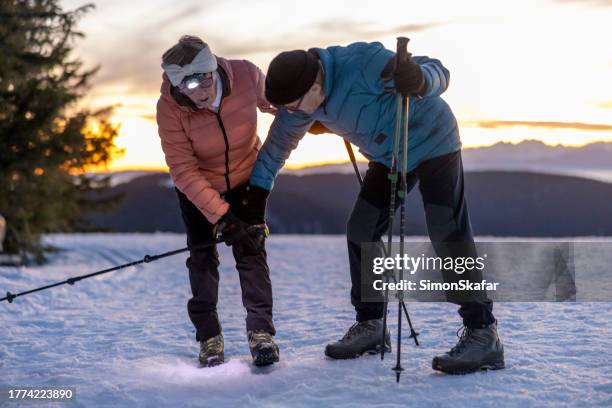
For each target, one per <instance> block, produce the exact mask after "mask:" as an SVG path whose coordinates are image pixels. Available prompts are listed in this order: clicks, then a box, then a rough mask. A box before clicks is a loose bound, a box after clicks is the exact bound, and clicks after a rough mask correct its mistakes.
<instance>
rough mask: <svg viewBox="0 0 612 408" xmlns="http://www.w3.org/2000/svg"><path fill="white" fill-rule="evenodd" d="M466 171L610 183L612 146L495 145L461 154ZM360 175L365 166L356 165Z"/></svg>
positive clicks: (335, 168) (339, 167) (340, 169)
mask: <svg viewBox="0 0 612 408" xmlns="http://www.w3.org/2000/svg"><path fill="white" fill-rule="evenodd" d="M463 165H464V168H465V170H466V171H483V170H487V171H490V170H495V171H498V170H503V171H529V172H536V173H544V174H560V175H569V176H578V177H586V178H592V179H595V180H600V181H606V182H612V143H610V142H597V143H591V144H588V145H585V146H581V147H567V146H560V145H559V146H549V145H545V144H544V143H542V142H539V141H535V140H528V141H524V142H521V143H518V144H512V143H496V144H494V145H492V146H487V147H479V148H469V149H464V150H463ZM359 167H360V169H361V170H362V171H365V169H366V168H367V163H359ZM353 171H354V170H353V167H352V165H351V164H350V163H342V164H329V165H324V166H315V167H306V168H303V169H298V170H286V171H285V173H287V174H299V175H306V174H319V173H343V174H346V173H353Z"/></svg>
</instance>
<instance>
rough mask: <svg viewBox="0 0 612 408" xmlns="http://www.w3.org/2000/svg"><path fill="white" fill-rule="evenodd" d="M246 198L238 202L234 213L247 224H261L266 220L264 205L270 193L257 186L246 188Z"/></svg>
mask: <svg viewBox="0 0 612 408" xmlns="http://www.w3.org/2000/svg"><path fill="white" fill-rule="evenodd" d="M246 190H247V191H246V198H245V199H244V200H242V201H241V202H240V206H241V207H240V208H239V209H236V212H237V213H238V214H239V215H240V216H241V218H242V219H243V220H245V221H246V222H247V223H248V224H263V223H264V222H265V218H266V204H267V202H268V196H269V195H270V191H268V190H266V189H265V188H261V187H257V186H251V185H249V186H247V187H246Z"/></svg>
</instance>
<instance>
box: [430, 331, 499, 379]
mask: <svg viewBox="0 0 612 408" xmlns="http://www.w3.org/2000/svg"><path fill="white" fill-rule="evenodd" d="M459 330H461V329H459ZM457 336H459V332H457ZM504 367H505V364H504V346H503V345H502V342H501V340H500V339H499V336H498V335H497V322H495V323H493V324H491V325H489V326H488V327H485V328H483V329H470V328H468V327H464V328H463V332H462V333H461V336H460V337H459V341H458V342H457V345H456V346H455V347H453V348H452V349H451V350H450V351H449V352H447V353H445V354H444V355H441V356H436V357H434V359H433V361H432V368H433V369H434V370H438V371H442V372H445V373H447V374H468V373H473V372H475V371H478V370H499V369H502V368H504Z"/></svg>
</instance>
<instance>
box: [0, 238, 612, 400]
mask: <svg viewBox="0 0 612 408" xmlns="http://www.w3.org/2000/svg"><path fill="white" fill-rule="evenodd" d="M47 240H48V241H49V242H52V243H54V244H56V245H58V246H60V247H62V248H65V249H66V250H65V251H64V252H61V253H58V254H56V255H54V256H53V258H52V262H50V263H49V264H48V265H46V266H44V267H28V268H20V269H17V268H8V267H0V290H2V293H4V292H5V291H6V290H10V291H11V292H13V293H15V292H19V291H22V290H26V289H30V288H32V287H36V286H39V285H42V284H45V283H50V282H53V281H56V280H60V279H65V278H67V277H69V276H73V275H78V274H83V273H87V272H90V271H95V270H98V269H102V268H106V267H109V266H113V265H115V264H120V263H126V262H129V261H132V260H137V259H141V258H142V257H143V256H144V255H145V254H156V253H160V252H165V251H168V250H171V249H176V248H181V247H183V246H184V237H183V236H182V235H177V234H122V235H104V234H99V235H95V234H94V235H52V236H49V237H47ZM219 248H220V253H221V257H222V266H221V288H220V296H219V297H220V304H219V315H220V318H221V321H222V325H223V331H224V335H225V341H226V357H229V359H230V360H229V362H228V363H226V364H224V365H222V366H219V367H215V368H208V369H201V368H198V365H197V358H196V356H197V351H198V345H197V343H196V342H195V339H194V332H193V328H192V326H191V323H190V322H189V319H188V317H187V311H186V302H187V300H188V298H189V297H190V290H189V284H188V275H187V271H186V267H185V263H184V261H185V258H186V255H185V254H181V255H176V256H173V257H170V258H166V259H162V260H159V261H156V262H154V263H152V264H148V265H142V266H137V267H132V268H129V269H127V270H124V271H119V272H114V273H112V274H110V275H105V276H102V277H98V278H94V279H90V280H86V281H83V282H79V283H78V284H77V285H75V286H74V287H70V286H62V287H59V288H54V289H51V290H48V291H44V292H40V293H36V294H32V295H29V296H25V297H23V298H18V299H16V300H15V302H14V303H13V304H8V303H7V302H2V303H0V327H2V333H1V334H0V388H2V387H12V386H44V387H62V386H71V387H75V388H76V400H75V401H74V402H73V403H72V404H65V403H64V404H59V403H58V404H56V405H57V406H68V405H73V406H83V407H91V406H130V407H132V406H142V407H154V406H173V407H179V406H180V407H184V406H214V407H226V406H227V407H241V406H247V405H252V406H287V407H298V406H313V407H321V406H334V407H337V406H451V405H452V406H470V407H471V406H495V407H500V406H521V407H524V406H545V405H548V406H567V405H571V406H585V405H591V406H611V405H612V367H611V365H612V330H611V329H610V321H611V320H612V304H610V303H563V304H553V303H505V304H498V305H496V309H495V313H496V316H497V318H498V320H499V331H500V334H501V336H502V337H503V340H504V343H505V350H506V365H507V368H506V369H505V370H501V371H495V372H482V373H476V374H473V375H467V376H448V375H443V374H440V373H437V372H434V371H432V370H431V368H430V366H431V358H432V356H433V355H435V354H436V353H442V352H444V351H446V350H447V349H448V348H449V347H450V346H452V345H453V344H454V343H455V342H456V337H455V332H456V330H457V329H458V328H459V326H460V322H459V319H458V315H457V314H456V313H455V306H453V305H450V304H445V303H418V304H414V303H410V304H408V307H409V308H410V309H411V312H412V318H413V322H414V324H415V326H416V328H417V330H418V331H419V332H420V333H421V336H420V340H421V346H420V347H419V348H416V347H415V346H414V345H413V344H412V343H411V341H408V339H406V341H405V342H404V347H403V348H402V351H403V353H402V356H403V366H404V368H405V369H406V371H405V372H404V373H403V375H402V381H401V383H400V384H397V383H396V382H395V379H394V374H393V372H392V371H391V367H393V365H394V360H395V350H394V353H393V354H392V355H390V356H388V358H386V359H385V361H384V362H381V361H380V358H379V357H378V356H368V357H364V358H361V359H358V360H353V361H330V360H326V359H325V358H324V356H323V348H324V346H325V344H326V343H327V342H329V341H332V340H335V339H337V338H339V337H340V336H341V335H342V334H343V332H344V331H345V330H346V329H347V328H348V327H349V325H350V324H351V323H352V319H353V310H352V307H351V305H350V301H349V297H348V289H349V285H350V283H349V274H348V270H347V260H346V249H345V241H344V238H343V237H340V236H331V237H330V236H328V237H322V236H316V237H314V236H273V237H271V238H270V240H269V245H268V253H269V262H270V266H271V270H272V281H273V285H274V297H275V322H276V328H277V331H278V334H277V340H278V343H279V345H280V348H281V362H280V363H279V364H277V365H275V366H273V367H271V368H264V369H256V368H254V367H252V366H251V364H250V356H249V353H248V347H247V342H246V338H245V333H244V317H245V312H244V309H243V307H242V304H241V300H240V287H239V283H238V276H237V273H236V272H235V270H234V262H233V259H232V258H231V254H230V252H229V251H228V250H227V248H225V247H224V246H220V247H219ZM395 310H396V309H395V307H392V308H391V330H392V334H395V330H394V329H395V324H394V321H395V320H396V314H395V313H396V312H395ZM394 346H395V343H394ZM2 404H3V402H2V401H0V405H2ZM9 406H12V404H10V405H9Z"/></svg>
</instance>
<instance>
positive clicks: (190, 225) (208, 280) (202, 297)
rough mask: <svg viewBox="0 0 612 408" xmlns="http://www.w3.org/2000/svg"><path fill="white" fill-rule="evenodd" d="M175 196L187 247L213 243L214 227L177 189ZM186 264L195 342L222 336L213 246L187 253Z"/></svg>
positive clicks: (216, 258) (188, 309)
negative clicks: (185, 232)
mask: <svg viewBox="0 0 612 408" xmlns="http://www.w3.org/2000/svg"><path fill="white" fill-rule="evenodd" d="M176 193H177V196H178V200H179V205H180V208H181V214H182V217H183V222H184V223H185V229H186V231H187V245H189V246H192V245H199V244H204V243H207V242H210V241H212V240H214V239H215V237H214V232H213V228H214V227H213V225H212V224H211V223H210V222H208V220H207V219H206V217H204V215H203V214H202V213H201V212H200V210H198V208H197V207H196V206H195V205H193V203H192V202H191V201H190V200H189V199H188V198H187V197H186V196H185V195H184V194H183V193H182V192H180V191H179V190H178V189H176ZM186 265H187V268H188V269H189V283H190V284H191V292H192V294H193V297H192V298H191V299H190V300H189V302H188V303H187V311H188V312H189V318H190V319H191V322H192V323H193V325H194V326H195V329H196V340H198V341H204V340H208V339H210V338H212V337H215V336H217V335H218V334H220V333H221V325H220V323H219V317H218V316H217V299H218V288H219V271H218V266H219V256H218V253H217V249H216V247H215V246H211V247H208V248H205V249H199V250H194V251H190V253H189V258H187V262H186Z"/></svg>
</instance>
